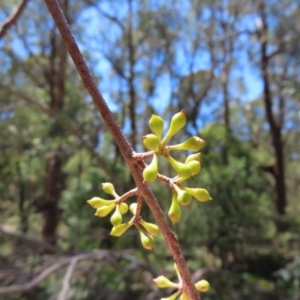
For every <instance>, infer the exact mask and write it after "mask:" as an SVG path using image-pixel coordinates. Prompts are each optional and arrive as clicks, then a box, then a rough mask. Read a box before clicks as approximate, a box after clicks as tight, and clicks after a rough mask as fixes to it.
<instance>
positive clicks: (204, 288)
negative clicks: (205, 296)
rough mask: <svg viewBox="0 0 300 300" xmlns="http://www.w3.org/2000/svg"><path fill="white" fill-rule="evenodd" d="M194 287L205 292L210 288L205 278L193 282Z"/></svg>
mask: <svg viewBox="0 0 300 300" xmlns="http://www.w3.org/2000/svg"><path fill="white" fill-rule="evenodd" d="M195 287H196V289H197V290H198V291H199V292H203V293H205V292H207V291H208V290H209V289H210V285H209V283H208V282H207V281H206V280H200V281H198V282H197V283H196V284H195Z"/></svg>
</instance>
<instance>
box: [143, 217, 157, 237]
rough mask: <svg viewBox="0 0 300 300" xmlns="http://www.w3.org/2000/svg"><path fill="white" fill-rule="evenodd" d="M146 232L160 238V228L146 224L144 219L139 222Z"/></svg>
mask: <svg viewBox="0 0 300 300" xmlns="http://www.w3.org/2000/svg"><path fill="white" fill-rule="evenodd" d="M139 223H140V224H141V225H142V226H143V227H144V228H145V229H146V230H147V232H148V233H149V234H150V235H152V236H158V235H159V227H158V226H157V225H156V224H152V223H148V222H145V221H144V220H143V219H141V220H140V222H139Z"/></svg>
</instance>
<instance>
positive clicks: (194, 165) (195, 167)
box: [187, 160, 201, 175]
mask: <svg viewBox="0 0 300 300" xmlns="http://www.w3.org/2000/svg"><path fill="white" fill-rule="evenodd" d="M187 165H188V166H189V167H190V169H191V172H192V175H196V174H198V173H199V172H200V170H201V164H200V161H197V160H191V161H189V162H188V163H187Z"/></svg>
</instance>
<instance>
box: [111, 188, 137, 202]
mask: <svg viewBox="0 0 300 300" xmlns="http://www.w3.org/2000/svg"><path fill="white" fill-rule="evenodd" d="M137 194H138V189H137V188H134V189H132V190H130V191H128V192H126V193H125V194H123V195H122V196H120V197H118V198H117V199H115V200H116V201H117V202H118V203H120V202H123V201H125V200H126V199H128V198H130V197H132V196H134V195H137Z"/></svg>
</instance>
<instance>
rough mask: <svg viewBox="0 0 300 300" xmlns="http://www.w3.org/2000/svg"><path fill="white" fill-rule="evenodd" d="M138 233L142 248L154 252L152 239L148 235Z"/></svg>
mask: <svg viewBox="0 0 300 300" xmlns="http://www.w3.org/2000/svg"><path fill="white" fill-rule="evenodd" d="M139 232H140V237H141V242H142V245H143V247H144V248H145V249H148V250H154V239H153V237H152V236H151V235H149V234H146V233H144V232H142V231H141V230H140V231H139Z"/></svg>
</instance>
